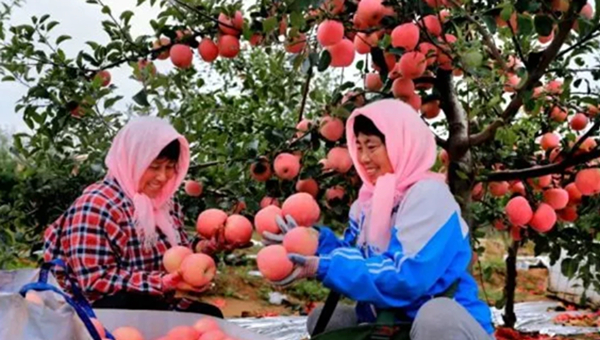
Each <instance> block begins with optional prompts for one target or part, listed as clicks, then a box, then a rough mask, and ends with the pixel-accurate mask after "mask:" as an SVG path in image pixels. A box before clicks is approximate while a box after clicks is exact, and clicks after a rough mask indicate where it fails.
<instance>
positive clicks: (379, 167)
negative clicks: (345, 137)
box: [356, 133, 394, 184]
mask: <svg viewBox="0 0 600 340" xmlns="http://www.w3.org/2000/svg"><path fill="white" fill-rule="evenodd" d="M356 151H357V153H358V162H359V163H360V165H361V166H362V167H363V168H364V169H365V171H366V173H367V176H368V177H369V181H371V183H373V184H375V182H376V181H377V178H379V176H382V175H385V174H387V173H392V172H394V169H393V168H392V163H391V162H390V159H389V157H388V153H387V149H386V147H385V144H384V143H383V141H382V140H381V138H380V137H378V136H375V135H366V134H364V133H359V134H358V135H357V136H356Z"/></svg>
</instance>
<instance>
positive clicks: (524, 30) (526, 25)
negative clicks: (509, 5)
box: [517, 14, 533, 36]
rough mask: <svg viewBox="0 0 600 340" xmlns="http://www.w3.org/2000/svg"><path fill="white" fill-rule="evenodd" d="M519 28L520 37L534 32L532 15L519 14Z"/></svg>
mask: <svg viewBox="0 0 600 340" xmlns="http://www.w3.org/2000/svg"><path fill="white" fill-rule="evenodd" d="M517 26H518V33H519V35H523V36H528V35H530V34H531V33H532V32H533V21H532V20H531V16H530V15H526V14H518V15H517Z"/></svg>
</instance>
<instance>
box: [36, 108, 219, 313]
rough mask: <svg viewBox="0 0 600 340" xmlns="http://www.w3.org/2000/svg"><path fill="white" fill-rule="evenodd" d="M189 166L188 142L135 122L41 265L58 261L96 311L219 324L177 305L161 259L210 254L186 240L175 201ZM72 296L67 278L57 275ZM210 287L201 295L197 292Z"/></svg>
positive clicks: (60, 225)
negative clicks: (177, 314)
mask: <svg viewBox="0 0 600 340" xmlns="http://www.w3.org/2000/svg"><path fill="white" fill-rule="evenodd" d="M189 162H190V152H189V145H188V142H187V140H186V139H185V138H184V137H183V136H181V135H180V134H178V133H177V131H175V129H174V128H173V127H172V126H171V125H170V124H169V123H168V122H167V121H165V120H162V119H160V118H155V117H140V118H136V119H133V120H132V121H130V122H129V123H128V124H127V125H126V126H125V127H124V128H123V129H121V131H119V133H118V134H117V136H116V137H115V139H114V141H113V144H112V145H111V148H110V150H109V152H108V155H107V157H106V166H107V168H108V174H107V175H106V177H105V178H104V179H103V180H102V181H100V182H97V183H94V184H92V185H90V186H89V187H87V188H86V189H85V190H84V191H83V194H82V195H81V196H79V197H78V198H77V199H76V200H75V202H74V203H73V204H72V205H71V207H69V209H68V210H67V211H66V212H65V213H64V214H63V215H62V216H60V217H59V218H58V219H57V220H56V221H55V222H54V223H53V224H52V225H50V226H49V227H48V229H47V230H46V232H45V237H44V239H45V242H44V260H45V261H50V260H53V259H57V258H59V259H62V260H63V261H65V263H67V264H68V266H69V267H70V271H71V273H70V275H72V276H73V278H74V279H76V280H77V282H79V285H80V286H81V287H82V290H83V292H84V294H85V295H86V297H87V298H88V299H89V300H90V301H91V302H92V303H93V306H94V307H96V308H124V309H150V310H167V309H178V310H187V311H193V312H198V313H204V314H210V315H215V316H221V317H222V314H221V311H220V310H219V309H218V308H216V307H214V306H212V305H207V304H200V303H192V302H190V301H187V300H179V301H177V300H175V299H174V297H173V295H174V293H175V291H177V290H180V288H179V277H178V275H177V274H168V273H166V271H165V269H164V267H163V264H162V256H163V254H164V253H165V251H166V250H167V249H169V248H171V247H173V246H175V245H183V246H187V247H192V249H194V251H196V252H204V253H209V254H210V253H212V252H214V251H216V250H218V249H220V248H223V247H225V245H222V244H221V243H220V242H218V241H217V240H216V239H213V240H195V241H194V242H192V241H190V239H188V236H187V235H186V233H185V231H184V230H183V215H182V212H181V209H180V207H179V205H178V204H177V203H175V202H174V200H173V195H174V194H175V192H176V191H177V188H178V187H179V186H180V185H181V183H182V181H183V179H184V177H185V175H186V173H187V170H188V167H189ZM55 275H56V277H57V280H59V282H60V283H61V286H62V287H63V288H64V289H65V290H66V291H69V287H68V286H67V285H66V282H67V280H65V279H64V273H61V272H60V271H55ZM207 288H208V286H207V287H200V288H199V289H197V290H196V292H201V291H204V290H205V289H207Z"/></svg>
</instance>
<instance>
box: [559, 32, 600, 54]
mask: <svg viewBox="0 0 600 340" xmlns="http://www.w3.org/2000/svg"><path fill="white" fill-rule="evenodd" d="M597 30H600V24H597V25H596V26H595V27H594V28H593V29H592V30H590V31H589V32H588V34H586V35H585V37H583V38H581V40H579V41H578V42H577V43H575V44H574V45H572V46H569V48H567V49H565V50H564V51H562V52H560V53H559V54H558V56H557V57H558V58H560V57H562V56H563V55H565V54H567V53H569V52H571V51H572V50H574V49H576V48H577V47H579V46H581V45H582V44H584V43H585V42H586V41H589V40H592V39H594V38H597V37H600V32H597V33H596V34H594V32H596V31H597Z"/></svg>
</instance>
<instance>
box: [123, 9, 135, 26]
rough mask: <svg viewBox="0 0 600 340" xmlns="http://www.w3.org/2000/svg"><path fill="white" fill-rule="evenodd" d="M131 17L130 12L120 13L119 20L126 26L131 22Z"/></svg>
mask: <svg viewBox="0 0 600 340" xmlns="http://www.w3.org/2000/svg"><path fill="white" fill-rule="evenodd" d="M132 16H133V12H132V11H125V12H123V13H121V20H123V22H125V24H127V23H129V21H130V20H131V17H132Z"/></svg>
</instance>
